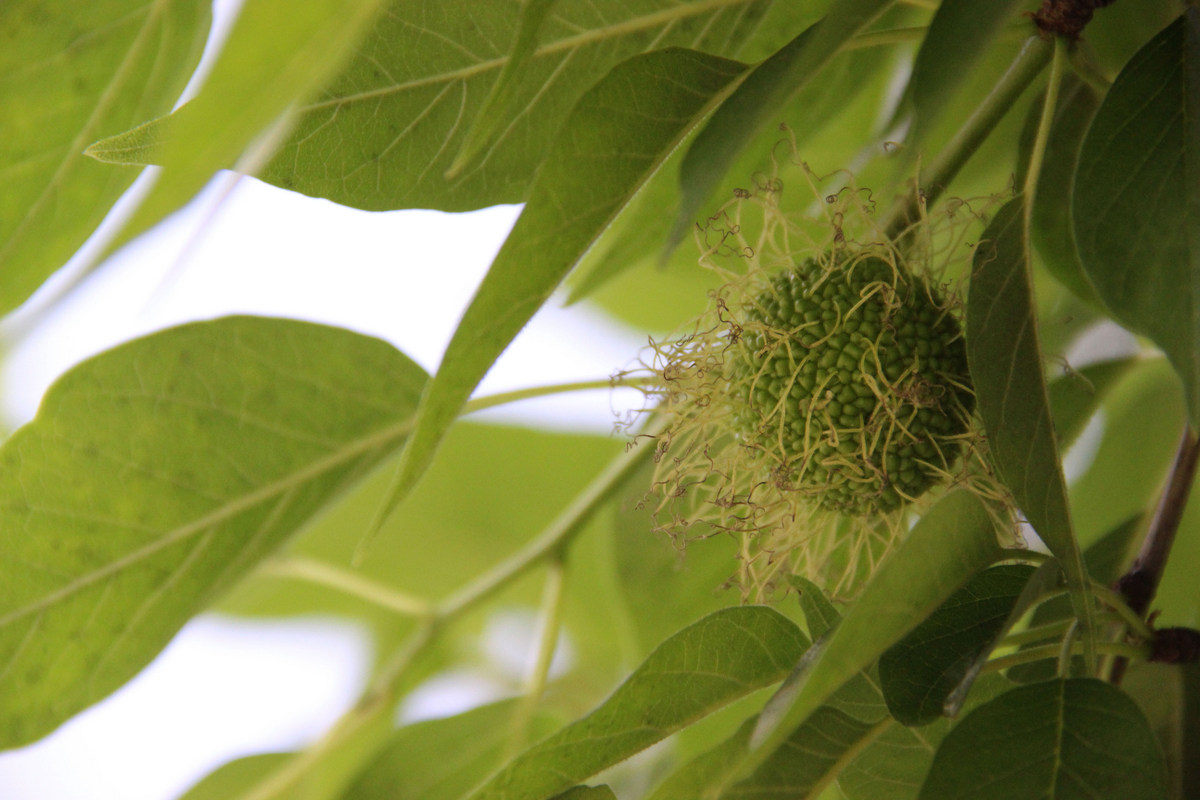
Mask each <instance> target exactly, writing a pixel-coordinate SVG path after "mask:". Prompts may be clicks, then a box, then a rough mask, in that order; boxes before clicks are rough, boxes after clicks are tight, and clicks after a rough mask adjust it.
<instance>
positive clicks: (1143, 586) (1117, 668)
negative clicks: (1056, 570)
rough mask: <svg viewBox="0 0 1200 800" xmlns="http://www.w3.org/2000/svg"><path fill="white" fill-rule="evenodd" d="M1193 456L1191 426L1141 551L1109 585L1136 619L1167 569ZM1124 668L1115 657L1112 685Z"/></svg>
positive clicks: (1196, 449)
mask: <svg viewBox="0 0 1200 800" xmlns="http://www.w3.org/2000/svg"><path fill="white" fill-rule="evenodd" d="M1197 456H1200V440H1198V439H1197V437H1196V433H1195V431H1193V430H1192V427H1191V425H1185V426H1184V428H1183V435H1182V436H1181V437H1180V438H1179V448H1178V449H1177V450H1176V451H1175V460H1174V461H1173V462H1172V464H1171V472H1170V475H1168V477H1167V486H1166V488H1165V489H1163V493H1162V497H1160V498H1159V501H1158V508H1156V509H1155V510H1154V519H1152V520H1151V521H1150V528H1149V530H1147V531H1146V538H1145V539H1144V540H1143V541H1142V549H1141V551H1140V552H1139V553H1138V556H1137V558H1136V559H1134V562H1133V566H1132V567H1130V568H1129V571H1128V572H1126V573H1125V574H1124V575H1122V576H1121V577H1120V578H1118V579H1117V582H1116V583H1115V584H1114V585H1113V588H1115V589H1116V590H1117V591H1118V592H1119V593H1120V594H1121V596H1122V597H1124V598H1125V602H1126V603H1127V604H1128V605H1129V607H1130V608H1131V609H1133V612H1134V613H1135V614H1137V615H1138V616H1139V617H1145V616H1146V611H1147V610H1148V609H1149V608H1150V603H1151V602H1152V601H1153V600H1154V595H1155V593H1156V592H1157V591H1158V584H1159V582H1160V581H1161V580H1162V575H1163V571H1164V570H1165V569H1166V568H1167V559H1168V558H1169V557H1170V555H1171V545H1172V544H1174V543H1175V534H1176V533H1177V532H1178V531H1179V522H1180V520H1181V519H1182V518H1183V511H1184V509H1185V508H1186V507H1187V501H1188V495H1189V494H1190V493H1191V490H1192V479H1193V478H1194V477H1195V475H1196V459H1197ZM1128 666H1129V661H1128V659H1125V658H1118V659H1116V660H1115V661H1113V665H1112V670H1111V671H1110V672H1109V680H1110V681H1112V683H1114V684H1117V683H1120V682H1121V678H1123V677H1124V676H1125V669H1126V668H1127V667H1128Z"/></svg>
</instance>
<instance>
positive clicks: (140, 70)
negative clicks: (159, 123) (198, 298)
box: [0, 0, 211, 312]
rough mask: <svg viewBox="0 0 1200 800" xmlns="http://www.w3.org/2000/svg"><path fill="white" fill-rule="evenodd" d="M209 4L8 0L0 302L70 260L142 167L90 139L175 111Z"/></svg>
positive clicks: (0, 22) (22, 293)
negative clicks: (94, 153) (113, 158)
mask: <svg viewBox="0 0 1200 800" xmlns="http://www.w3.org/2000/svg"><path fill="white" fill-rule="evenodd" d="M210 8H211V4H210V3H209V2H207V0H181V1H180V2H153V3H146V2H143V1H142V0H97V1H96V2H88V3H75V4H69V3H45V2H33V1H32V0H12V1H11V2H5V3H3V4H0V130H2V131H3V135H0V184H2V185H3V186H4V190H3V191H2V192H0V312H6V311H11V310H12V309H13V308H15V307H16V306H17V305H19V304H20V303H21V302H23V301H24V300H25V299H26V298H27V297H28V296H29V295H30V294H32V293H33V291H34V290H35V289H36V288H37V287H38V286H40V285H41V283H42V282H43V281H44V280H45V279H46V278H48V277H49V276H50V274H51V273H52V272H54V271H55V270H57V269H58V268H59V267H61V266H62V265H63V264H64V263H66V261H67V259H69V258H70V257H71V255H72V254H73V253H74V252H75V250H76V249H78V248H79V246H80V245H82V244H83V242H84V241H85V240H86V239H87V237H88V236H89V235H91V233H92V231H93V230H95V228H96V226H97V225H99V224H100V220H102V219H103V218H104V215H105V214H107V213H108V210H109V208H110V207H111V206H112V204H113V203H114V202H116V200H117V198H118V197H120V196H121V193H122V192H124V191H125V189H126V188H128V187H129V185H130V184H131V183H132V182H133V179H134V178H135V177H137V174H136V173H135V172H133V171H130V170H118V169H114V168H112V167H106V166H101V165H100V164H96V163H95V162H93V161H91V160H90V159H88V158H85V157H84V156H83V149H84V148H85V147H87V145H88V144H90V143H91V142H93V141H95V140H96V139H98V138H100V137H101V136H105V135H109V134H114V133H119V132H120V131H123V130H125V129H127V128H129V127H131V126H133V125H136V124H138V123H140V122H143V121H145V120H146V119H150V118H152V117H156V116H158V115H160V114H165V113H166V112H167V111H169V110H170V109H171V106H172V105H173V104H174V103H175V101H176V100H177V99H178V98H179V93H180V92H181V91H182V90H183V87H184V84H185V83H186V82H187V79H188V77H189V76H190V75H191V74H192V70H193V69H195V66H196V63H197V61H199V58H200V51H201V49H202V48H203V45H204V40H205V37H206V36H207V35H208V25H209V16H210Z"/></svg>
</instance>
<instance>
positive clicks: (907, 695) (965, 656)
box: [879, 564, 1034, 725]
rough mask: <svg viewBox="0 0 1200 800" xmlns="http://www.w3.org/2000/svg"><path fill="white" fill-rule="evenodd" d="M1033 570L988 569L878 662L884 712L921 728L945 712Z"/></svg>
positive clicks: (1016, 567) (1022, 567) (1002, 624)
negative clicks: (948, 703)
mask: <svg viewBox="0 0 1200 800" xmlns="http://www.w3.org/2000/svg"><path fill="white" fill-rule="evenodd" d="M1033 572H1034V568H1033V567H1030V566H1027V565H1025V564H1007V565H1001V566H998V567H992V568H991V569H986V570H984V571H983V572H981V573H979V574H978V575H976V576H975V577H974V578H972V579H971V581H970V582H969V583H968V584H967V585H966V586H964V587H963V588H961V589H959V590H958V591H957V592H955V593H954V594H953V595H951V596H950V598H949V599H948V600H947V601H946V602H945V603H943V604H942V605H941V606H940V607H939V608H938V610H937V611H935V612H934V613H933V614H931V615H929V617H927V618H926V619H925V621H924V622H922V623H921V624H920V625H918V626H917V627H916V628H915V629H914V630H913V631H912V632H911V633H909V634H908V635H907V636H905V637H904V638H903V639H901V640H900V641H898V642H896V644H894V645H892V646H891V647H890V648H888V651H887V652H886V653H884V654H883V655H882V656H881V657H880V658H879V681H880V684H881V686H882V687H883V696H884V697H885V698H886V699H887V705H888V710H889V711H891V713H892V716H893V717H895V718H896V720H897V721H899V722H901V723H903V724H905V725H924V724H926V723H929V722H933V721H934V720H935V719H938V718H939V717H941V716H942V715H943V714H944V713H945V710H944V709H945V705H946V700H947V698H948V697H950V695H951V694H952V693H954V691H955V690H956V689H957V688H958V686H959V684H961V683H962V680H963V678H965V677H966V676H967V675H968V673H969V671H970V669H971V667H972V666H973V665H974V664H975V663H976V661H977V660H978V659H979V658H980V656H985V657H986V655H987V653H988V652H990V651H991V649H992V647H993V646H994V644H995V641H996V635H997V634H999V633H1001V632H1003V630H1004V627H1005V623H1006V622H1008V621H1009V617H1010V614H1011V612H1012V609H1013V606H1014V605H1015V604H1016V602H1017V598H1019V597H1020V596H1021V593H1022V591H1023V590H1024V588H1025V584H1026V583H1028V582H1029V577H1030V576H1031V575H1032V574H1033Z"/></svg>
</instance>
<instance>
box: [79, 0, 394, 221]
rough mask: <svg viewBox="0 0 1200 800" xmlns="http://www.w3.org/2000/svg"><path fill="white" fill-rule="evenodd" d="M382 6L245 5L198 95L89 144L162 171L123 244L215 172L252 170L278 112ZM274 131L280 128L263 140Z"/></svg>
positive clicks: (323, 2) (352, 1) (355, 2)
mask: <svg viewBox="0 0 1200 800" xmlns="http://www.w3.org/2000/svg"><path fill="white" fill-rule="evenodd" d="M384 5H385V3H384V0H306V2H303V3H294V2H291V1H290V0H246V2H245V3H243V5H242V7H241V8H240V10H239V11H238V14H237V18H236V19H235V21H234V25H233V29H232V30H231V31H230V34H229V39H228V41H226V43H225V46H224V47H223V48H222V50H221V53H220V55H219V57H218V58H217V60H216V62H215V63H214V64H213V68H212V72H211V73H210V74H209V76H208V78H207V79H206V80H205V82H204V86H203V88H202V89H201V90H200V92H199V93H197V95H196V97H195V98H193V99H192V100H191V101H190V102H188V103H187V104H186V105H184V106H182V107H181V108H179V109H178V110H177V111H175V112H174V113H172V114H171V115H170V116H169V117H167V118H165V119H164V118H160V119H159V120H158V121H156V122H151V123H150V124H148V125H145V126H141V127H139V128H136V129H134V130H132V131H129V132H126V133H124V134H119V135H116V136H113V137H110V138H108V139H106V140H103V141H100V142H96V143H94V144H93V145H92V146H91V147H89V148H88V153H89V155H92V156H93V157H95V158H97V159H99V160H102V161H108V162H112V163H134V164H142V163H147V162H153V163H156V164H161V165H162V166H163V167H164V170H163V172H162V173H161V174H160V175H158V177H157V179H156V181H155V183H154V188H153V189H152V190H151V192H150V193H149V195H148V196H147V197H146V198H145V199H144V200H142V202H141V205H140V206H139V207H138V210H137V212H136V213H135V214H134V215H133V217H132V219H130V220H129V221H128V222H127V223H126V226H125V228H124V229H123V232H122V237H123V238H122V239H121V240H120V241H121V242H123V241H127V240H129V239H130V238H132V237H134V236H136V235H137V234H139V233H141V232H143V231H145V230H147V229H148V228H150V227H151V226H153V225H154V224H156V223H157V222H159V221H160V220H162V219H163V218H165V217H166V216H167V215H168V214H171V213H173V212H174V211H175V210H177V209H178V208H180V207H182V206H183V205H184V204H186V203H187V202H188V201H190V200H191V199H192V197H193V196H195V194H196V193H197V192H198V191H200V189H201V188H203V187H204V185H205V184H206V183H208V181H209V179H210V178H212V176H213V174H214V173H215V172H216V171H217V170H220V169H228V168H231V167H234V166H235V165H237V166H239V168H240V169H241V170H242V171H244V172H250V173H255V172H256V171H257V168H258V167H261V166H262V162H263V161H264V160H265V159H266V157H267V156H269V155H270V154H271V152H272V151H273V150H274V149H275V147H276V146H277V144H278V143H277V142H274V141H272V139H273V137H278V136H280V135H282V134H284V133H286V130H287V129H288V127H289V125H290V123H289V122H288V121H287V120H285V119H284V114H285V112H286V111H288V110H289V108H290V107H292V106H293V105H294V104H296V103H299V102H302V101H304V100H307V99H308V98H309V97H310V96H311V95H312V94H313V93H314V92H316V91H317V90H318V89H319V88H320V87H321V86H322V85H324V84H325V83H326V81H328V80H329V79H330V78H331V77H332V76H333V75H334V74H335V72H336V71H337V70H338V69H339V68H340V67H341V66H342V64H343V63H344V62H345V60H346V59H347V58H348V57H349V55H350V54H351V52H352V51H353V49H354V47H355V46H356V44H357V43H358V41H359V39H360V38H361V37H362V36H363V35H364V33H365V32H366V31H367V30H368V29H369V27H370V25H371V23H372V22H373V21H374V20H375V18H376V15H377V14H378V13H379V11H380V10H381V8H382V7H383V6H384ZM272 126H280V127H276V128H275V129H274V130H272V131H271V135H268V136H266V139H265V140H264V139H262V138H261V137H263V136H264V134H266V133H267V131H268V129H269V128H272ZM256 139H257V140H258V141H257V142H256V141H255V140H256ZM252 144H254V145H255V147H253V148H252V147H251V145H252ZM250 151H253V152H250Z"/></svg>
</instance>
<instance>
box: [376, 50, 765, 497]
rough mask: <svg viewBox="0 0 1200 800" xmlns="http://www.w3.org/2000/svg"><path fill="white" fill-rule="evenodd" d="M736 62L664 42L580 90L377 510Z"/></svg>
mask: <svg viewBox="0 0 1200 800" xmlns="http://www.w3.org/2000/svg"><path fill="white" fill-rule="evenodd" d="M744 69H745V68H744V66H743V65H742V64H739V63H738V62H736V61H728V60H726V59H722V58H717V57H715V56H706V55H704V54H703V53H698V52H694V51H690V50H675V49H672V50H660V51H656V52H653V53H649V54H647V55H644V56H637V57H635V58H633V59H630V60H629V61H626V62H624V63H623V64H621V65H620V66H618V67H617V68H616V69H614V70H613V71H612V72H611V73H609V75H608V76H607V77H606V78H605V79H604V80H603V81H601V82H600V83H599V84H597V85H596V86H595V87H593V88H592V89H591V90H589V91H588V92H587V94H585V95H584V96H583V98H582V99H581V100H580V101H579V105H578V106H577V107H576V108H575V110H574V111H573V112H572V114H571V117H570V119H569V120H568V121H567V123H566V124H565V125H564V127H563V131H562V135H561V136H560V137H559V139H558V141H557V142H556V143H555V145H554V147H553V148H552V149H551V151H550V152H549V153H548V154H547V156H546V163H545V164H544V165H543V167H542V169H541V171H540V172H539V173H538V178H537V181H536V182H535V184H534V186H533V189H532V191H531V193H530V198H529V202H528V203H527V204H526V205H525V210H524V211H523V212H522V213H521V216H520V218H519V219H518V220H517V224H516V226H515V227H514V228H513V231H512V233H511V234H510V235H509V237H508V239H507V240H506V241H505V242H504V246H503V247H502V248H501V249H500V252H499V254H498V255H497V256H496V260H495V261H494V262H493V263H492V266H491V269H489V271H488V274H487V276H486V277H485V278H484V279H483V283H482V284H481V285H480V287H479V290H478V291H477V292H476V294H475V297H474V299H473V300H472V301H471V305H470V307H469V308H467V311H466V313H465V314H464V315H463V318H462V321H461V322H460V323H459V325H458V329H457V330H456V331H455V333H454V337H453V339H452V340H451V341H450V344H449V346H448V347H447V348H446V354H445V356H444V357H443V359H442V364H441V367H440V368H439V369H438V372H437V376H436V377H435V378H434V379H433V381H432V382H431V383H430V385H429V389H428V391H427V392H426V394H425V396H424V398H423V399H422V401H421V408H420V411H419V414H418V418H417V424H416V427H415V429H414V431H413V436H412V439H411V441H410V444H409V446H408V448H407V449H406V450H405V454H404V457H403V459H402V461H401V464H400V467H399V469H398V472H397V477H396V483H395V486H394V490H393V493H392V496H391V497H390V498H389V499H388V501H387V504H386V506H385V507H384V508H383V509H382V512H381V516H380V519H381V520H382V519H383V518H384V517H385V516H386V515H387V514H389V513H390V512H391V510H392V509H394V508H395V506H396V505H397V504H398V503H399V502H400V500H402V499H403V498H404V496H405V495H406V494H407V493H408V492H409V491H410V490H411V489H412V487H413V486H414V485H415V484H416V482H417V481H418V480H419V479H420V476H421V474H422V472H424V470H425V469H426V467H427V466H428V464H429V462H430V461H431V460H432V458H433V455H434V453H435V451H436V450H437V447H438V446H439V443H440V442H441V439H442V437H443V436H444V435H445V432H446V430H447V428H449V426H450V424H451V423H452V422H453V421H454V418H455V417H456V416H457V415H458V412H459V410H460V409H461V408H462V406H463V404H464V403H465V402H466V400H467V398H468V396H469V395H470V394H471V392H472V391H473V390H474V388H475V386H476V385H477V384H478V383H479V381H480V379H482V378H483V376H484V373H486V372H487V371H488V369H489V368H490V367H491V365H492V363H493V362H494V361H495V360H496V358H497V357H498V356H499V355H500V353H501V352H503V350H504V348H505V347H507V346H508V344H509V342H511V341H512V339H513V337H514V336H516V335H517V333H518V332H519V331H520V330H521V328H522V327H524V325H525V323H526V322H528V321H529V319H530V318H531V317H532V316H533V315H534V313H535V312H536V311H537V310H538V308H540V307H541V306H542V304H543V303H545V302H546V301H547V300H548V299H549V298H550V295H551V293H552V292H553V291H554V289H555V287H557V286H558V284H559V283H560V282H561V281H562V279H563V278H564V277H565V276H566V274H567V273H568V272H569V271H570V270H571V268H572V267H573V266H574V265H575V264H576V262H578V261H579V259H580V258H581V257H582V256H583V254H584V253H585V252H586V251H587V249H588V248H589V247H590V246H591V245H592V243H593V242H595V241H596V238H597V237H598V236H599V235H600V234H601V232H603V230H604V229H605V227H607V225H608V224H609V223H610V222H611V221H612V219H613V217H614V216H616V214H617V212H618V211H619V210H620V209H621V208H622V207H623V206H624V205H625V204H626V203H628V202H629V199H630V198H631V197H632V196H633V195H634V193H635V192H636V191H637V190H638V188H639V187H640V186H641V185H642V184H643V183H645V182H646V180H647V179H648V178H649V177H650V176H651V175H652V174H653V173H654V171H655V170H656V169H657V168H658V167H659V165H660V164H661V163H662V161H663V159H665V158H666V157H667V155H669V154H670V152H671V150H672V148H674V147H675V145H676V144H677V143H678V142H679V140H680V139H681V138H683V136H684V135H686V134H687V132H688V131H689V130H690V129H691V128H692V126H694V125H695V124H696V123H697V121H698V120H699V119H700V118H701V117H702V116H703V114H704V111H705V109H706V108H707V107H708V105H709V103H710V101H711V100H712V99H713V98H714V97H716V96H719V95H720V94H721V92H722V91H724V89H725V87H726V86H728V85H729V84H730V82H732V81H733V80H735V79H736V78H737V76H739V75H740V74H741V73H742V71H743V70H744Z"/></svg>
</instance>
